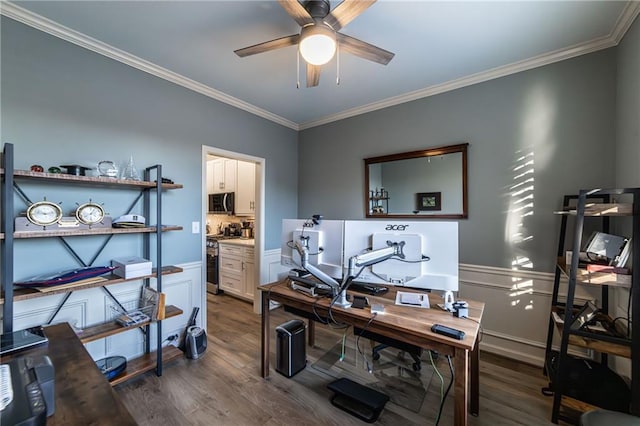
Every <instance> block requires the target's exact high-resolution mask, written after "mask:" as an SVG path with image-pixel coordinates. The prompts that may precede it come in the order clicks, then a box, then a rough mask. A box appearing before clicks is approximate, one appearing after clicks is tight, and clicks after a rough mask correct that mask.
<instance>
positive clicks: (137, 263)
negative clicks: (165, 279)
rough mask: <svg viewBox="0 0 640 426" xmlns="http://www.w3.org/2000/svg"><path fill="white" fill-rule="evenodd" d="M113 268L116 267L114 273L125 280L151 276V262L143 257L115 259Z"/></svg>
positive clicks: (112, 262)
mask: <svg viewBox="0 0 640 426" xmlns="http://www.w3.org/2000/svg"><path fill="white" fill-rule="evenodd" d="M111 266H115V267H116V269H114V271H113V273H114V274H116V275H117V276H119V277H122V278H124V279H131V278H137V277H144V276H146V275H151V261H150V260H147V259H144V258H142V257H135V256H132V257H121V258H118V259H113V260H112V261H111Z"/></svg>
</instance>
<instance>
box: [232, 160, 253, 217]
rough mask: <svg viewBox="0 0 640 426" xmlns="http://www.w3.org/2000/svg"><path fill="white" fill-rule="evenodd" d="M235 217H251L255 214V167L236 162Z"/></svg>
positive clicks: (251, 164)
mask: <svg viewBox="0 0 640 426" xmlns="http://www.w3.org/2000/svg"><path fill="white" fill-rule="evenodd" d="M237 167H238V180H237V190H236V215H237V216H253V215H255V212H256V202H255V199H256V195H255V194H256V165H255V164H254V163H249V162H247V161H238V166H237Z"/></svg>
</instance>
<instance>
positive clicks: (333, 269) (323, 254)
mask: <svg viewBox="0 0 640 426" xmlns="http://www.w3.org/2000/svg"><path fill="white" fill-rule="evenodd" d="M343 227H344V221H343V220H323V219H320V220H314V219H283V220H282V240H281V241H282V246H281V249H282V250H281V255H280V264H281V265H283V266H286V267H288V268H290V269H296V268H302V264H301V259H300V254H299V253H298V251H297V250H295V249H294V245H295V242H296V241H300V239H301V238H303V239H305V244H306V246H307V249H308V252H309V260H308V261H309V263H310V264H312V265H313V266H315V267H317V268H318V269H320V270H321V271H322V272H324V273H325V274H327V275H329V276H330V277H332V278H334V279H336V280H337V281H340V279H341V278H342V263H343V261H342V250H343V235H344V229H343Z"/></svg>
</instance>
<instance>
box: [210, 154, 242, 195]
mask: <svg viewBox="0 0 640 426" xmlns="http://www.w3.org/2000/svg"><path fill="white" fill-rule="evenodd" d="M210 162H211V163H212V164H211V168H212V170H211V175H210V176H212V177H213V181H212V182H211V184H210V185H211V192H209V193H210V194H219V193H221V192H235V190H236V174H237V166H238V161H237V160H231V159H228V158H219V159H217V160H211V161H210ZM207 187H209V184H208V185H207Z"/></svg>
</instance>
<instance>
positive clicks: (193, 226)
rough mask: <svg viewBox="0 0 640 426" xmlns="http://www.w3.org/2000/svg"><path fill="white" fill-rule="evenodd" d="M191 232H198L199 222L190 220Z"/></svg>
mask: <svg viewBox="0 0 640 426" xmlns="http://www.w3.org/2000/svg"><path fill="white" fill-rule="evenodd" d="M191 233H192V234H199V233H200V222H191Z"/></svg>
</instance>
